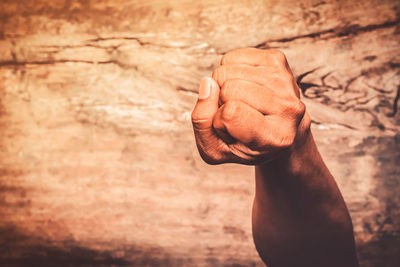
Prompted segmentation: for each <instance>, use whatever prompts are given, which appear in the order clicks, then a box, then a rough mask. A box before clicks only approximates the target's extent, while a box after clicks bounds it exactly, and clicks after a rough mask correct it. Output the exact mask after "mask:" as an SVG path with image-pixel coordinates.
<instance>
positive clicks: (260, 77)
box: [212, 64, 272, 86]
mask: <svg viewBox="0 0 400 267" xmlns="http://www.w3.org/2000/svg"><path fill="white" fill-rule="evenodd" d="M268 73H271V74H272V72H268V70H266V68H264V67H253V66H249V65H244V64H236V65H223V66H218V67H217V68H216V69H215V70H214V72H213V74H212V77H213V78H214V80H215V81H217V83H218V85H219V86H222V85H223V84H224V82H225V81H227V80H232V79H241V80H247V81H252V82H255V83H258V84H260V85H267V84H268V77H267V74H268ZM270 76H271V75H270Z"/></svg>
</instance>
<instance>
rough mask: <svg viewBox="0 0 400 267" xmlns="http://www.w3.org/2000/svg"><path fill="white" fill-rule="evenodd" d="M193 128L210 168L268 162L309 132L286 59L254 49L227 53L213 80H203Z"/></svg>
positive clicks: (201, 152)
mask: <svg viewBox="0 0 400 267" xmlns="http://www.w3.org/2000/svg"><path fill="white" fill-rule="evenodd" d="M192 123H193V128H194V134H195V138H196V144H197V147H198V149H199V152H200V155H201V156H202V158H203V159H204V160H205V161H206V162H207V163H209V164H220V163H227V162H234V163H241V164H246V165H259V164H262V163H265V162H268V161H270V160H272V159H275V158H276V157H278V156H279V155H280V154H281V153H282V152H284V151H288V150H290V149H292V148H293V147H295V146H296V144H297V143H301V142H302V138H303V137H304V136H305V135H306V134H307V133H308V131H309V128H310V118H309V116H308V114H307V113H306V112H305V106H304V104H303V103H302V102H301V101H300V91H299V87H298V86H297V84H296V81H295V78H294V77H293V74H292V72H291V70H290V67H289V65H288V63H287V61H286V57H285V55H284V54H283V53H282V52H281V51H278V50H261V49H255V48H244V49H238V50H233V51H231V52H228V53H227V54H225V55H224V56H223V58H222V60H221V65H220V66H218V67H217V68H216V69H215V70H214V72H213V74H212V78H203V80H202V81H201V84H200V89H199V99H198V102H197V104H196V106H195V108H194V110H193V112H192Z"/></svg>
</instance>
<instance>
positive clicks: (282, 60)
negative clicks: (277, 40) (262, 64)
mask: <svg viewBox="0 0 400 267" xmlns="http://www.w3.org/2000/svg"><path fill="white" fill-rule="evenodd" d="M269 52H270V54H271V55H272V56H273V58H274V59H275V60H276V62H277V63H278V64H286V56H285V53H283V52H282V51H281V50H278V49H272V50H269Z"/></svg>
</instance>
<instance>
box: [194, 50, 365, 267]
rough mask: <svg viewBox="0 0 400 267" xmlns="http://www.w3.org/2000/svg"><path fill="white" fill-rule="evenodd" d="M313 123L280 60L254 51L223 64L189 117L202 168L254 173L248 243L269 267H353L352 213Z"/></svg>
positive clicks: (235, 54)
mask: <svg viewBox="0 0 400 267" xmlns="http://www.w3.org/2000/svg"><path fill="white" fill-rule="evenodd" d="M310 122H311V120H310V116H309V115H308V113H307V112H306V108H305V105H304V104H303V102H301V100H300V91H299V87H298V86H297V84H296V81H295V78H294V77H293V74H292V72H291V70H290V67H289V65H288V63H287V60H286V57H285V55H284V54H283V53H282V52H281V51H278V50H261V49H255V48H244V49H237V50H233V51H230V52H228V53H227V54H225V55H224V56H223V58H222V60H221V65H220V66H218V67H217V68H216V69H215V70H214V72H213V74H212V78H203V80H202V81H201V84H200V89H199V99H198V101H197V104H196V106H195V108H194V110H193V112H192V123H193V128H194V135H195V139H196V144H197V147H198V150H199V152H200V155H201V157H202V158H203V159H204V161H205V162H207V163H209V164H221V163H239V164H245V165H254V166H255V173H256V175H255V176H256V177H255V180H256V194H255V198H254V203H253V214H252V225H253V238H254V243H255V245H256V248H257V251H258V253H259V255H260V257H261V258H262V260H263V261H264V262H265V263H266V264H267V265H268V267H296V266H308V267H319V266H321V267H331V266H332V267H355V266H358V263H357V257H356V252H355V245H354V234H353V226H352V223H351V219H350V216H349V212H348V210H347V207H346V204H345V202H344V200H343V197H342V195H341V193H340V191H339V189H338V187H337V185H336V182H335V180H334V178H333V176H332V175H331V173H330V172H329V170H328V168H327V167H326V165H325V164H324V162H323V160H322V158H321V156H320V154H319V152H318V149H317V147H316V145H315V142H314V139H313V136H312V134H311V131H310V124H311V123H310Z"/></svg>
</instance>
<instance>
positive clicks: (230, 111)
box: [221, 101, 240, 122]
mask: <svg viewBox="0 0 400 267" xmlns="http://www.w3.org/2000/svg"><path fill="white" fill-rule="evenodd" d="M239 115H240V105H239V103H238V102H237V101H228V102H226V103H225V104H224V106H223V107H222V110H221V118H222V120H223V121H225V122H232V121H234V120H235V119H236V118H237V117H239Z"/></svg>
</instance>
